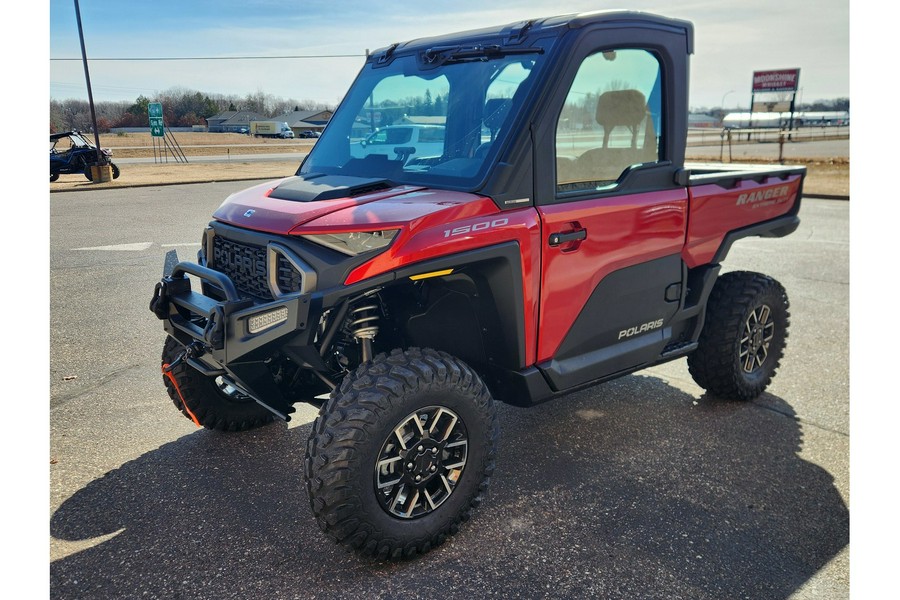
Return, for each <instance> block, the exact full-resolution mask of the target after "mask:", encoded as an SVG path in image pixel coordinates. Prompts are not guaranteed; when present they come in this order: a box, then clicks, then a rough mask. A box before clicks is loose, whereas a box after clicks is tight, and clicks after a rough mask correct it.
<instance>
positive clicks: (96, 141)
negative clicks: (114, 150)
mask: <svg viewBox="0 0 900 600" xmlns="http://www.w3.org/2000/svg"><path fill="white" fill-rule="evenodd" d="M75 20H76V21H78V39H79V40H80V41H81V61H82V62H83V63H84V79H85V81H86V82H87V93H88V104H90V106H91V124H92V125H93V127H94V144H95V145H96V146H97V165H98V166H103V165H105V164H106V157H104V156H103V152H101V151H100V132H99V131H98V130H97V113H96V112H95V111H94V95H93V93H92V92H91V74H90V72H89V71H88V62H87V50H85V48H84V31H83V30H82V28H81V9H80V8H79V6H78V0H75Z"/></svg>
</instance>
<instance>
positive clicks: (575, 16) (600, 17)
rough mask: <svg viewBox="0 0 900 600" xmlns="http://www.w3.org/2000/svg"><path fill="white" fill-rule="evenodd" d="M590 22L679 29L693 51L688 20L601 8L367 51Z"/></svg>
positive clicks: (530, 33)
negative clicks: (599, 9)
mask: <svg viewBox="0 0 900 600" xmlns="http://www.w3.org/2000/svg"><path fill="white" fill-rule="evenodd" d="M592 25H607V26H618V27H640V28H647V29H660V28H661V29H666V30H669V31H672V30H677V31H679V32H682V33H683V34H684V36H685V38H686V43H687V52H688V54H693V52H694V26H693V24H692V23H691V22H690V21H684V20H681V19H673V18H670V17H664V16H661V15H657V14H653V13H647V12H642V11H628V10H601V11H594V12H586V13H572V14H567V15H559V16H555V17H545V18H541V19H531V20H527V21H518V22H515V23H509V24H507V25H502V26H499V27H485V28H481V29H471V30H468V31H460V32H456V33H449V34H445V35H440V36H434V37H428V38H418V39H414V40H410V41H407V42H401V43H396V44H392V45H390V46H386V47H384V48H380V49H378V50H376V51H374V52H372V53H371V54H370V55H369V58H368V61H369V62H383V61H384V60H386V59H387V58H390V57H391V56H392V55H396V54H412V53H415V52H420V51H425V50H427V49H429V48H432V47H435V46H448V45H453V44H475V43H479V42H482V43H483V42H485V41H488V40H490V41H491V42H493V43H497V42H499V43H502V44H503V45H518V44H522V43H524V42H525V41H526V40H528V39H533V38H537V37H545V36H547V35H548V34H554V35H556V36H562V35H563V34H565V33H566V32H567V31H570V30H573V29H581V28H583V27H588V26H592Z"/></svg>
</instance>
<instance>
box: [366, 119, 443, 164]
mask: <svg viewBox="0 0 900 600" xmlns="http://www.w3.org/2000/svg"><path fill="white" fill-rule="evenodd" d="M444 130H445V128H444V126H443V125H419V124H415V123H410V124H407V125H388V126H387V127H383V128H380V129H376V130H375V131H373V132H372V133H370V134H369V135H367V136H366V137H365V138H364V139H362V140H360V141H359V142H355V143H353V144H351V145H350V156H352V157H354V158H365V157H367V156H371V155H373V154H386V155H387V156H388V157H389V158H391V159H394V158H396V156H395V154H396V153H397V150H398V149H400V151H401V153H403V154H406V159H407V160H408V159H410V158H422V157H428V156H441V155H442V154H443V153H444Z"/></svg>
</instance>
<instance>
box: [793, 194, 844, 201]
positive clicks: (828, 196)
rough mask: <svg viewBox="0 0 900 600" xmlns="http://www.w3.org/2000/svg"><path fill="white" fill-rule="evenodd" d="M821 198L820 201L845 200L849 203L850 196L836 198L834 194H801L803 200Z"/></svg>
mask: <svg viewBox="0 0 900 600" xmlns="http://www.w3.org/2000/svg"><path fill="white" fill-rule="evenodd" d="M807 198H821V199H822V200H846V201H848V202H849V201H850V196H836V195H834V194H803V199H804V200H805V199H807Z"/></svg>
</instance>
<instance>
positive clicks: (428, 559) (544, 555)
mask: <svg viewBox="0 0 900 600" xmlns="http://www.w3.org/2000/svg"><path fill="white" fill-rule="evenodd" d="M500 413H501V427H502V442H501V445H500V448H499V455H498V463H499V464H498V469H497V471H496V473H495V477H494V481H493V482H492V490H491V493H490V495H489V496H488V498H487V501H486V502H485V503H484V504H483V505H482V507H481V508H479V509H478V510H476V511H475V512H474V514H473V518H472V520H471V521H470V522H468V523H467V524H465V526H464V527H463V529H462V531H460V533H459V534H458V535H457V536H455V537H454V538H452V539H451V540H450V541H449V542H448V543H447V544H445V545H443V546H441V547H439V548H438V549H436V550H433V551H432V552H430V553H429V554H427V555H425V556H423V557H420V558H417V559H414V560H411V561H403V562H373V561H369V560H365V559H360V558H358V557H356V556H355V555H354V554H351V553H347V552H345V551H343V550H342V549H341V548H340V547H338V546H337V545H335V544H333V543H332V542H330V541H329V540H328V539H327V538H326V537H325V536H324V534H322V533H321V532H320V530H319V529H318V527H317V526H316V524H315V522H314V520H313V518H312V515H311V511H310V509H309V503H308V500H307V496H306V490H305V486H304V483H303V480H302V461H303V452H304V448H305V441H306V437H307V435H308V434H309V428H310V426H309V425H308V424H307V425H303V426H298V427H294V428H292V429H287V428H286V427H285V426H284V425H283V424H273V425H270V426H267V427H265V428H262V429H260V430H257V431H253V432H249V433H246V434H239V435H234V434H218V433H214V432H208V431H203V430H199V431H197V432H195V433H191V434H189V435H186V436H184V437H182V438H179V439H177V440H175V441H173V442H171V443H168V444H165V445H163V446H162V447H160V448H158V449H156V450H154V451H152V452H148V453H147V454H145V455H143V456H141V457H139V458H138V459H136V460H133V461H131V462H129V463H126V464H124V465H122V466H121V467H120V468H118V469H115V470H113V471H111V472H109V473H107V474H106V475H104V476H103V477H101V478H99V479H97V480H94V481H92V482H91V483H90V484H88V485H87V486H85V487H84V488H83V489H81V490H79V491H78V492H76V493H75V494H74V495H73V496H72V497H70V498H69V499H68V500H66V501H65V502H64V503H63V504H62V505H61V506H60V508H59V509H58V510H57V511H56V512H55V513H54V514H53V516H52V518H51V522H50V532H51V535H52V536H53V537H54V538H56V539H58V540H68V541H89V540H95V538H100V539H99V540H96V543H94V544H91V543H84V544H83V545H84V546H86V548H85V549H83V550H81V551H78V552H75V553H72V554H70V555H68V556H66V557H65V558H61V559H59V560H56V561H54V562H52V563H51V565H50V585H51V596H52V597H54V598H136V597H149V598H217V599H221V598H340V597H347V598H359V597H372V598H399V597H433V596H435V595H438V594H440V595H442V596H446V595H447V594H448V593H449V594H452V595H453V596H454V597H471V598H489V597H500V598H512V597H526V598H534V597H552V598H585V597H596V598H629V599H631V598H663V597H664V598H716V599H720V598H766V599H770V598H786V597H787V596H789V595H790V594H791V593H792V592H794V591H796V590H797V589H798V588H799V587H800V586H801V585H802V584H803V583H804V582H806V581H808V580H809V578H810V577H811V576H813V575H814V574H815V573H816V572H817V571H818V570H819V569H821V568H822V567H823V566H824V565H825V564H826V563H827V562H828V561H829V560H830V559H832V558H833V557H834V556H835V555H836V554H838V553H839V552H840V551H841V550H842V549H843V548H844V547H846V546H847V544H848V543H849V514H848V510H847V507H846V506H845V504H844V502H843V500H842V498H841V496H840V494H839V493H838V491H837V489H836V488H835V486H834V483H833V479H832V477H831V476H830V475H829V473H828V472H826V471H825V470H823V469H822V468H820V467H818V466H816V465H814V464H812V463H809V462H807V461H805V460H803V459H802V458H800V457H799V456H798V452H799V451H800V450H801V445H802V436H803V429H804V427H805V426H804V425H802V424H801V423H800V422H799V421H798V420H797V419H796V418H794V417H793V411H792V410H791V407H790V405H789V404H788V403H787V402H785V401H784V400H782V399H780V398H777V397H774V396H770V395H768V396H766V397H765V406H763V405H762V404H761V403H760V404H756V403H727V402H718V401H714V400H710V399H707V398H705V397H704V398H700V399H699V400H698V399H696V398H694V397H692V396H690V395H688V394H685V393H684V392H682V391H680V390H678V389H676V388H674V387H671V386H669V385H668V384H666V383H665V382H664V381H662V380H660V379H657V378H655V377H648V376H630V377H626V378H623V379H620V380H617V381H614V382H610V383H608V384H605V385H603V386H600V387H597V388H594V389H592V390H586V391H583V392H579V393H576V394H572V395H570V396H568V397H566V398H564V399H560V400H557V401H554V402H550V403H547V404H544V405H541V406H538V407H535V408H531V409H517V408H513V407H508V406H502V407H501V410H500ZM173 418H174V417H173ZM102 536H110V537H107V538H104V537H102Z"/></svg>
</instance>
